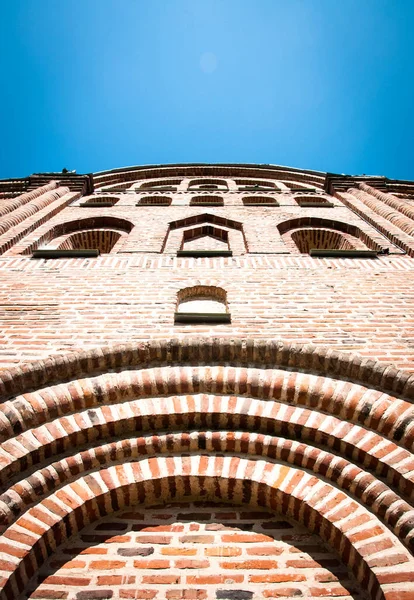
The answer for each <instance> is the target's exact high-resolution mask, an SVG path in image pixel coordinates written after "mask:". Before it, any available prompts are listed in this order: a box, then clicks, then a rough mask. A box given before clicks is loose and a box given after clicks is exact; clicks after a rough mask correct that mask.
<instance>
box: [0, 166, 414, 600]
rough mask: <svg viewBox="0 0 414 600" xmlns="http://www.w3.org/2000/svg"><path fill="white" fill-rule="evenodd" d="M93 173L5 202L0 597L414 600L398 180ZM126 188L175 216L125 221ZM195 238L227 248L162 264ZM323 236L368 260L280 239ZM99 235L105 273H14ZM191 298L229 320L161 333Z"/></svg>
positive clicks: (404, 262) (410, 397)
mask: <svg viewBox="0 0 414 600" xmlns="http://www.w3.org/2000/svg"><path fill="white" fill-rule="evenodd" d="M190 175H191V176H193V177H194V178H195V179H196V181H197V186H201V187H200V191H196V190H197V186H195V187H193V188H191V186H190V189H188V187H189V183H190V177H189V176H190ZM161 176H164V177H166V178H167V179H165V180H157V179H156V178H157V177H161ZM203 177H205V178H208V183H209V184H212V183H213V182H216V183H217V184H218V185H220V190H211V192H208V193H207V192H206V190H205V189H203V187H202V185H203V181H205V180H203ZM260 177H263V178H264V179H263V181H262V183H265V184H266V190H269V191H263V190H260V191H255V192H253V191H251V190H245V191H243V190H241V189H239V187H240V186H246V185H248V183H249V182H252V183H253V184H257V183H259V184H260ZM93 179H94V182H95V187H96V192H95V194H91V189H90V183H91V180H90V178H85V177H83V176H82V177H81V178H77V176H75V175H72V174H71V175H70V176H69V175H68V176H67V178H66V179H65V178H63V179H62V181H60V180H59V179H57V180H56V178H55V177H51V176H48V175H44V176H36V177H35V178H34V179H33V178H30V179H29V180H28V181H27V182H26V184H24V183H23V182H21V186H22V189H23V190H24V191H26V193H25V194H23V195H21V196H17V197H15V187H16V186H14V187H13V190H11V188H10V194H11V196H10V197H11V198H12V201H11V200H10V199H9V200H8V199H5V200H3V199H2V200H1V201H0V204H1V202H4V203H5V204H4V215H5V218H7V222H6V226H5V231H4V232H3V234H0V253H1V256H0V298H1V301H0V319H1V322H0V342H1V348H0V401H1V402H2V404H1V406H0V442H1V447H0V482H1V489H0V533H1V535H0V600H15V599H17V598H18V599H19V600H23V598H37V599H40V600H47V599H49V600H54V599H58V598H60V599H66V600H93V599H95V600H98V599H104V598H113V599H117V598H135V599H137V600H138V599H144V598H145V599H149V600H151V599H155V600H169V599H173V600H174V599H177V600H178V599H188V600H198V599H200V600H259V599H262V598H292V597H299V598H303V599H304V600H305V599H310V598H312V599H314V600H316V599H322V598H323V599H325V600H326V599H328V598H344V600H345V599H346V600H349V599H350V598H353V599H355V600H365V599H366V598H370V599H371V600H413V598H414V584H413V581H414V557H413V550H414V518H413V515H414V475H413V474H414V456H413V453H412V451H413V446H414V408H413V405H412V403H413V401H414V375H413V374H412V373H413V371H414V360H413V348H414V327H413V321H414V319H413V310H412V309H413V306H414V293H413V289H414V286H413V277H412V273H413V270H414V261H413V259H412V258H411V256H414V240H413V237H412V235H411V234H410V231H411V227H414V220H413V216H414V213H413V212H412V210H411V208H410V206H409V202H410V200H409V197H410V196H409V195H407V194H408V192H407V190H410V189H411V187H413V186H411V185H410V184H409V183H407V182H389V181H388V180H387V181H386V180H385V179H384V180H382V179H381V178H376V179H375V181H374V182H373V181H371V180H369V183H370V184H372V185H373V184H374V183H375V186H377V187H378V186H379V188H381V190H380V191H378V190H377V189H376V188H375V189H374V191H372V190H373V188H372V187H371V186H367V185H366V183H365V182H364V181H362V182H361V180H360V178H347V177H340V176H332V177H331V179H329V177H328V176H325V174H323V173H312V172H306V171H297V170H294V169H286V168H279V167H275V168H273V167H257V168H256V167H247V166H239V167H236V166H225V165H223V166H215V167H208V166H192V167H189V166H188V167H184V166H182V167H181V166H176V167H173V166H172V167H156V168H148V169H127V170H125V171H123V170H120V171H119V172H108V173H102V174H97V175H95V176H94V178H93ZM368 179H369V178H368ZM35 180H36V183H34V181H35ZM52 180H53V181H54V183H52V184H50V185H48V186H47V187H46V188H44V189H43V188H42V190H43V193H42V190H40V191H38V192H36V191H34V192H33V190H36V189H37V187H39V186H44V185H46V184H48V182H49V181H52ZM160 181H164V183H165V184H166V185H173V186H174V187H175V190H172V191H168V190H164V191H162V192H159V193H158V194H157V193H155V192H154V191H153V190H150V188H148V186H149V185H151V184H152V183H153V182H158V183H160ZM134 182H135V183H134ZM0 183H2V182H0ZM3 183H4V182H3ZM141 185H144V186H146V187H145V188H141V187H140V186H141ZM36 186H37V187H36ZM88 186H89V187H88ZM131 186H133V188H134V189H133V190H132V193H120V192H122V190H124V191H126V190H127V189H128V188H130V187H131ZM310 186H312V187H314V189H315V192H314V193H313V194H312V193H311V192H308V191H307V188H309V187H310ZM375 186H374V187H375ZM298 187H299V188H301V189H302V192H299V191H295V188H298ZM0 189H1V190H2V192H1V193H4V192H3V190H5V189H6V190H7V184H6V183H4V185H0ZM140 189H146V190H147V192H146V193H147V196H151V197H156V196H157V195H158V196H160V197H161V196H165V197H167V198H168V199H169V200H168V201H170V200H171V204H170V205H165V206H155V205H149V206H136V205H137V203H138V202H139V201H140V199H143V198H145V197H146V196H145V192H142V193H141V192H139V191H138V190H140ZM82 190H83V191H82ZM88 190H89V191H88ZM108 190H115V191H112V192H111V194H112V197H115V198H118V200H117V202H116V203H115V204H114V206H112V207H108V208H102V207H98V206H96V207H94V208H82V206H81V205H82V203H83V202H84V201H85V200H92V199H94V198H102V200H105V198H108V196H105V192H106V191H108ZM326 190H329V192H330V194H328V193H327V192H326ZM116 192H118V193H116ZM392 192H395V193H398V194H401V193H404V194H405V196H404V198H406V199H401V197H400V196H399V197H398V198H396V197H394V196H393V194H392ZM201 195H203V196H213V195H214V196H219V197H220V198H221V199H222V201H223V206H217V207H214V206H203V207H202V206H194V205H193V204H194V203H193V200H194V198H196V197H200V196H201ZM304 195H306V196H309V198H310V199H314V200H315V201H319V200H320V199H325V200H329V201H330V202H332V204H333V207H332V208H329V207H313V208H312V207H306V208H305V207H301V206H299V205H298V201H297V198H299V197H303V196H304ZM252 196H255V197H257V198H260V199H261V201H262V202H264V199H266V198H268V199H269V201H271V200H273V201H277V205H275V206H265V205H259V206H248V205H245V204H244V200H245V199H246V198H250V197H252ZM264 204H266V203H264ZM0 213H1V206H0ZM82 222H83V224H84V226H85V228H86V229H87V230H88V232H89V233H88V234H87V235H84V234H82V233H81V231H82ZM203 228H204V232H207V233H209V232H211V231H213V232H215V235H216V238H220V240H225V242H226V243H225V248H226V249H230V250H231V251H232V253H233V255H232V256H227V257H223V256H222V257H220V256H216V257H211V258H194V257H189V258H180V257H177V252H178V251H179V250H183V249H185V250H190V249H193V250H194V249H196V250H207V251H213V252H214V251H215V250H216V251H220V250H221V249H222V246H223V242H221V241H220V242H217V240H215V239H214V238H212V239H213V242H214V243H210V242H211V240H210V242H209V241H208V240H207V241H206V239H205V238H200V237H198V236H199V234H200V231H203ZM298 228H299V229H298ZM317 228H323V229H325V230H326V231H328V232H329V236H330V234H331V232H332V231H334V230H336V231H338V235H341V236H343V239H346V240H349V241H351V244H354V245H355V247H358V248H370V249H371V250H373V249H374V250H376V251H379V252H380V255H379V256H378V257H377V258H373V259H372V258H367V259H360V258H312V257H310V256H308V255H306V254H301V253H300V250H302V251H303V250H304V249H305V248H304V247H302V248H300V249H299V248H298V247H297V245H296V244H295V243H294V240H292V232H293V231H298V232H299V233H298V235H297V237H298V240H299V241H300V240H302V242H306V240H309V239H311V240H313V241H312V244H313V243H314V242H315V243H316V242H317V243H318V244H319V241H318V240H319V239H320V232H319V231H316V229H317ZM95 230H98V231H99V233H96V232H95ZM112 230H113V231H116V232H117V234H116V236H117V235H118V233H119V234H120V237H119V238H118V239H117V241H116V240H115V241H116V243H115V245H113V247H112V248H111V251H110V253H109V254H104V253H103V254H102V255H101V256H100V257H98V258H92V259H91V258H61V259H56V260H44V259H33V258H31V253H32V251H33V250H35V249H37V248H43V247H45V246H46V247H48V248H56V247H58V246H61V247H62V248H68V247H69V245H70V242H69V241H68V238H71V236H75V238H76V239H78V241H79V240H80V241H81V244H80V245H81V246H82V247H83V246H84V245H88V243H89V242H92V244H94V243H95V242H96V240H101V241H102V248H101V250H102V251H105V250H106V249H109V246H111V245H112V242H113V241H114V234H112V237H111V233H110V231H112ZM304 230H306V231H310V233H309V234H306V239H305V237H304V234H303V231H304ZM116 236H115V237H116ZM318 236H319V237H318ZM329 236H325V238H324V240H323V244H324V245H325V246H326V245H328V246H329V243H328V241H329V240H328V237H329ZM352 236H354V237H352ZM184 239H188V240H193V239H194V240H195V241H190V242H188V243H186V244H184V245H183V240H184ZM355 240H356V241H355ZM104 242H105V243H106V242H108V245H107V247H105V243H104ZM62 244H63V245H62ZM345 246H346V247H347V245H346V244H345ZM208 286H211V287H212V288H213V289H214V290H216V291H215V297H216V296H217V297H218V298H220V299H223V301H224V300H225V305H226V308H227V310H228V312H229V313H230V315H231V323H230V324H226V323H221V324H220V323H216V324H214V323H197V324H196V323H193V324H182V323H181V324H179V323H177V324H174V313H175V311H176V309H177V300H178V298H179V297H185V298H187V294H186V292H182V291H183V290H185V289H186V288H194V289H195V290H200V289H208ZM180 292H181V293H180ZM223 306H224V305H223Z"/></svg>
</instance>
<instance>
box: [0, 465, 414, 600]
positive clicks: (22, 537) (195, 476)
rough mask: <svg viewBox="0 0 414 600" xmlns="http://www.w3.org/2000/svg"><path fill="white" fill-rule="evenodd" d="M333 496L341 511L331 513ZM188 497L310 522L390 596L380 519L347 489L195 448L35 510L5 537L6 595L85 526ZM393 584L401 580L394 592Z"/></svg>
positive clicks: (379, 593)
mask: <svg viewBox="0 0 414 600" xmlns="http://www.w3.org/2000/svg"><path fill="white" fill-rule="evenodd" d="M334 496H335V497H336V502H337V506H338V510H334V511H332V506H331V501H332V498H333V497H334ZM186 498H193V499H194V498H203V499H208V500H213V501H214V500H215V501H223V500H225V501H227V502H228V501H230V502H232V503H233V504H241V505H247V506H260V507H266V508H268V509H270V510H272V511H275V512H277V513H279V514H285V515H287V516H289V517H291V518H293V519H295V520H297V521H299V522H300V523H304V524H306V526H307V528H308V529H309V530H310V531H317V532H318V533H319V535H320V536H321V537H322V539H323V540H324V541H326V542H327V543H329V544H331V545H332V546H334V547H335V548H337V549H338V550H339V555H340V556H341V559H342V560H343V562H344V563H345V564H346V565H347V566H349V567H350V568H351V570H352V571H353V572H354V574H355V576H356V579H357V580H358V581H359V582H360V583H362V584H363V585H364V587H366V589H368V591H369V592H370V596H371V598H373V599H375V600H382V599H384V600H386V599H387V597H388V596H387V589H386V586H385V589H384V588H383V589H381V585H380V583H379V581H378V579H379V578H381V575H382V572H381V571H382V570H381V566H378V560H377V558H376V554H377V552H378V547H379V546H378V542H377V540H376V537H377V533H378V531H377V530H376V527H377V519H376V518H375V517H374V516H373V515H371V514H370V513H369V512H368V511H366V510H364V509H362V508H361V507H360V506H359V505H358V504H357V503H355V502H354V501H352V500H351V499H350V498H349V497H348V496H346V495H345V494H344V493H343V492H340V491H339V492H338V491H337V490H336V489H335V488H333V487H332V486H330V485H329V484H327V483H323V482H320V481H318V480H317V479H316V478H315V477H313V476H312V475H310V474H308V473H306V472H305V471H303V470H301V469H298V468H295V467H292V466H289V467H288V466H284V465H279V464H273V463H267V462H265V461H263V460H259V461H252V460H248V459H243V458H239V457H234V456H233V457H231V456H224V457H223V456H207V455H202V454H201V455H200V454H196V455H192V456H188V457H180V458H177V457H155V458H149V459H144V460H142V461H140V462H137V461H133V462H130V463H127V464H122V465H116V466H113V467H109V468H106V469H101V470H99V471H96V472H94V473H91V474H90V475H88V476H85V477H82V478H81V479H79V480H78V481H77V482H74V483H71V484H68V485H66V486H65V487H64V488H62V490H60V491H59V492H57V493H56V494H54V495H52V496H51V497H50V498H48V499H47V500H45V501H43V502H41V503H39V504H38V505H37V506H36V507H34V508H31V509H29V511H27V513H26V514H25V516H24V517H22V518H20V519H19V520H18V521H17V522H16V524H15V525H12V526H11V527H10V528H9V530H8V531H7V532H6V533H5V534H4V536H2V542H3V548H4V550H3V563H2V568H3V572H4V580H3V582H4V587H3V591H2V592H1V593H0V598H1V600H6V599H7V600H11V599H12V598H16V597H17V596H18V594H19V593H21V592H22V591H23V590H24V588H25V586H26V585H27V583H28V581H29V579H30V578H31V576H33V575H34V574H35V572H36V571H37V569H38V568H39V566H40V565H41V564H42V563H43V561H44V559H45V558H46V557H47V556H48V555H50V554H51V553H52V552H53V550H54V549H55V548H56V546H57V545H58V544H60V543H61V542H62V541H64V540H65V539H67V538H68V537H69V536H70V535H73V534H74V533H76V532H77V531H79V530H80V529H81V528H82V527H83V526H84V525H86V524H88V523H91V522H93V521H95V520H98V519H99V518H101V517H102V516H104V515H108V514H112V513H113V512H115V511H117V510H119V509H121V508H123V507H126V506H134V505H137V504H150V503H151V502H159V501H160V500H161V501H162V502H168V501H169V500H185V499H186ZM328 515H329V516H328ZM361 522H364V525H365V527H364V531H365V532H366V535H367V537H366V538H365V539H363V542H361V541H360V539H359V537H358V536H355V535H354V534H355V528H356V527H357V526H358V524H360V523H361ZM385 535H386V537H384V536H382V538H381V544H380V547H381V549H382V560H384V559H385V560H386V561H388V562H389V564H394V565H395V564H403V565H404V567H405V573H406V574H407V573H411V574H413V573H414V570H413V561H412V560H411V559H410V558H409V556H408V554H407V552H406V551H405V550H404V548H403V547H401V546H400V545H399V543H398V542H397V541H396V540H395V539H394V538H393V537H392V536H389V535H387V534H385ZM16 542H17V543H16ZM396 561H397V562H396ZM380 564H381V561H380ZM395 589H396V585H394V586H393V590H392V591H393V593H395ZM391 597H392V596H391V594H390V595H389V598H391Z"/></svg>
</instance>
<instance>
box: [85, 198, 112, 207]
mask: <svg viewBox="0 0 414 600" xmlns="http://www.w3.org/2000/svg"><path fill="white" fill-rule="evenodd" d="M114 205H115V203H114V202H105V201H104V200H102V202H84V203H83V204H81V206H83V207H85V208H104V207H105V208H109V207H110V206H114Z"/></svg>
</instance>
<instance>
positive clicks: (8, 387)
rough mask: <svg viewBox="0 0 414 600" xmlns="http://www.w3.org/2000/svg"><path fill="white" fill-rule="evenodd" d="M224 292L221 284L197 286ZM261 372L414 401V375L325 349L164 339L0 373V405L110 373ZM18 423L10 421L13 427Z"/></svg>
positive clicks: (268, 342)
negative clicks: (168, 369)
mask: <svg viewBox="0 0 414 600" xmlns="http://www.w3.org/2000/svg"><path fill="white" fill-rule="evenodd" d="M195 283H196V284H197V285H198V284H202V285H217V286H219V287H223V286H224V285H225V281H224V280H223V281H215V280H214V281H212V280H208V281H202V282H195ZM217 361H220V362H221V363H222V364H226V365H238V366H243V365H244V366H246V365H249V366H251V367H260V368H274V367H280V368H282V369H283V368H288V369H294V370H296V371H299V372H301V371H304V372H307V373H314V374H319V375H325V376H330V377H337V378H340V379H341V380H343V381H349V382H353V383H359V384H362V385H367V386H369V387H370V388H372V389H376V390H380V391H383V392H385V393H387V392H391V393H392V394H394V395H396V396H397V397H401V398H406V399H408V400H411V401H413V400H414V374H412V373H410V372H408V371H404V370H401V369H397V368H396V367H394V366H393V365H391V364H388V363H383V362H379V361H377V360H374V359H370V358H363V357H361V356H360V355H359V354H356V353H352V352H339V351H338V350H331V349H330V348H329V347H327V346H315V345H313V344H300V343H293V342H284V341H283V340H275V339H269V340H261V339H260V340H255V339H254V338H246V339H241V338H237V339H234V340H233V339H232V340H228V339H223V338H214V337H213V338H210V339H205V338H197V337H193V338H191V337H188V338H185V339H183V340H179V339H175V338H172V339H165V340H156V341H154V340H150V341H147V342H137V343H127V344H113V345H109V346H101V347H98V348H95V349H92V350H84V351H77V352H70V353H66V354H57V355H52V356H50V357H48V358H47V359H41V360H35V361H28V362H26V363H24V365H19V366H16V367H10V368H4V369H2V370H1V371H0V400H1V399H3V400H5V399H7V398H9V397H11V396H13V395H16V394H19V393H24V392H28V391H31V390H33V389H37V388H39V387H41V386H44V385H48V384H55V383H60V382H65V381H68V380H70V379H72V378H73V377H76V376H81V375H89V376H91V375H98V374H100V373H105V372H107V371H110V370H114V369H121V368H132V367H137V368H143V367H149V366H158V365H163V364H169V365H171V364H188V365H197V364H213V363H217ZM15 420H16V419H15V418H14V419H13V421H15Z"/></svg>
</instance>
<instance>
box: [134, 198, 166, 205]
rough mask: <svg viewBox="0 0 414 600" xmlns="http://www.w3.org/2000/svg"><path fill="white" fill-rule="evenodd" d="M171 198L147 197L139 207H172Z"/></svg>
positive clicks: (142, 199) (139, 203) (141, 201)
mask: <svg viewBox="0 0 414 600" xmlns="http://www.w3.org/2000/svg"><path fill="white" fill-rule="evenodd" d="M170 204H171V198H169V197H168V196H145V197H144V198H141V200H140V201H139V202H138V204H137V206H170Z"/></svg>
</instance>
